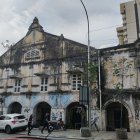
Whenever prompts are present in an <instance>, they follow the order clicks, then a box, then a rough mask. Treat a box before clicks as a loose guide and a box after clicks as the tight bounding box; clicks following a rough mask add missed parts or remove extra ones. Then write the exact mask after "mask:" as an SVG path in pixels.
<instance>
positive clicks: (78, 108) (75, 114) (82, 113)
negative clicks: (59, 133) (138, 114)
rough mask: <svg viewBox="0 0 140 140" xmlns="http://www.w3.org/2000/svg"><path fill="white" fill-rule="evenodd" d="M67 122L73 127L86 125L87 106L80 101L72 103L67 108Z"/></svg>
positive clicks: (68, 125)
mask: <svg viewBox="0 0 140 140" xmlns="http://www.w3.org/2000/svg"><path fill="white" fill-rule="evenodd" d="M66 124H67V127H68V128H73V129H80V128H81V126H84V125H86V107H85V106H84V105H80V104H79V103H78V102H74V103H71V104H70V105H69V106H68V107H67V110H66Z"/></svg>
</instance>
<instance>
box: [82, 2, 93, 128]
mask: <svg viewBox="0 0 140 140" xmlns="http://www.w3.org/2000/svg"><path fill="white" fill-rule="evenodd" d="M80 1H81V3H82V5H83V7H84V10H85V13H86V17H87V24H88V67H89V64H90V54H89V52H90V37H89V18H88V13H87V9H86V7H85V5H84V3H83V1H82V0H80ZM89 77H90V73H89V68H88V70H87V95H88V96H87V97H88V99H87V100H88V103H87V105H88V125H89V127H91V110H90V88H89Z"/></svg>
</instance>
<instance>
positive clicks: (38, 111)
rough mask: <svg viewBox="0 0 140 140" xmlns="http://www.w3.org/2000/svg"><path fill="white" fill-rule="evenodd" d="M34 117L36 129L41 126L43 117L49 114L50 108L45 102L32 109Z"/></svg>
mask: <svg viewBox="0 0 140 140" xmlns="http://www.w3.org/2000/svg"><path fill="white" fill-rule="evenodd" d="M33 112H34V115H35V120H34V121H35V122H34V123H35V126H36V127H38V126H40V125H43V121H44V116H45V114H46V113H48V114H50V113H51V106H50V105H49V104H48V103H46V102H41V103H39V104H37V105H36V106H35V108H34V111H33Z"/></svg>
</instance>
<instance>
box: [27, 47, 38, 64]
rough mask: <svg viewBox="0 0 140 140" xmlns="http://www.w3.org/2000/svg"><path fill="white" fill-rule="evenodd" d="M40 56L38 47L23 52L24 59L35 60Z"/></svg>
mask: <svg viewBox="0 0 140 140" xmlns="http://www.w3.org/2000/svg"><path fill="white" fill-rule="evenodd" d="M39 58H40V52H39V50H38V49H32V50H30V51H28V52H27V53H26V54H25V60H26V61H30V60H35V59H39Z"/></svg>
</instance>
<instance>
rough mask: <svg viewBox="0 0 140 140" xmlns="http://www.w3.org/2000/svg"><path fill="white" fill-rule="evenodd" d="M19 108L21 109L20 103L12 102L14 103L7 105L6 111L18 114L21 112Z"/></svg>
mask: <svg viewBox="0 0 140 140" xmlns="http://www.w3.org/2000/svg"><path fill="white" fill-rule="evenodd" d="M21 110H22V106H21V104H20V103H18V102H14V103H11V104H10V105H9V107H8V111H7V113H8V114H11V113H19V114H21Z"/></svg>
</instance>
